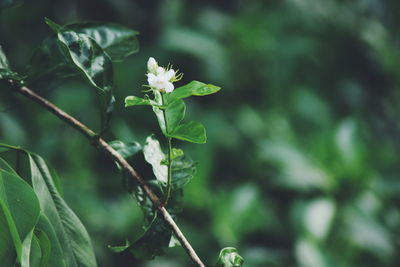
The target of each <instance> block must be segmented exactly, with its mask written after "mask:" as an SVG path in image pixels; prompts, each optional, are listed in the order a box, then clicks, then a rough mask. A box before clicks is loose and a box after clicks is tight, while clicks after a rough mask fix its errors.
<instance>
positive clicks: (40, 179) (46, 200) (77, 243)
mask: <svg viewBox="0 0 400 267" xmlns="http://www.w3.org/2000/svg"><path fill="white" fill-rule="evenodd" d="M28 159H29V166H30V172H31V182H32V187H33V189H34V190H35V192H36V194H37V196H38V198H39V202H40V206H41V209H42V211H43V214H44V215H45V216H46V217H47V219H48V220H49V221H50V223H51V225H52V227H53V228H54V232H55V234H56V236H57V239H58V241H59V243H60V246H61V248H62V251H63V253H64V259H65V261H66V265H67V266H77V267H78V266H79V267H80V266H86V267H92V266H97V264H96V259H95V256H94V252H93V248H92V245H91V242H90V238H89V235H88V233H87V231H86V229H85V228H84V226H83V225H82V223H81V222H80V220H79V219H78V217H77V216H76V215H75V214H74V213H73V211H72V210H71V209H70V208H69V207H68V206H67V204H66V203H65V202H64V200H63V199H62V198H61V196H60V195H59V193H58V192H57V190H56V187H55V185H54V182H53V178H52V177H51V173H50V170H49V168H48V166H47V164H46V163H45V161H44V160H43V159H42V158H41V157H39V156H37V155H35V154H32V153H31V154H29V155H28ZM43 230H44V229H43ZM46 233H47V234H49V233H48V232H47V231H46Z"/></svg>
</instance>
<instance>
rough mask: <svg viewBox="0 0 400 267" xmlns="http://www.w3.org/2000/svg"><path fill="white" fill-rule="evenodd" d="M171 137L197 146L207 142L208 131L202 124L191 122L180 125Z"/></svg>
mask: <svg viewBox="0 0 400 267" xmlns="http://www.w3.org/2000/svg"><path fill="white" fill-rule="evenodd" d="M169 136H170V137H173V138H176V139H180V140H184V141H188V142H192V143H197V144H204V143H205V142H207V136H206V129H205V128H204V126H203V125H202V124H201V123H199V122H196V121H189V122H186V123H183V124H181V125H179V126H178V127H176V129H175V131H174V132H173V133H172V134H171V135H169Z"/></svg>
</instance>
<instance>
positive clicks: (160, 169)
mask: <svg viewBox="0 0 400 267" xmlns="http://www.w3.org/2000/svg"><path fill="white" fill-rule="evenodd" d="M143 154H144V158H145V160H146V161H147V162H148V163H150V164H151V166H152V167H153V173H154V175H155V177H156V178H157V181H159V182H161V183H162V184H164V185H165V184H167V180H168V178H167V175H168V167H167V166H165V165H163V164H161V161H162V160H163V159H165V154H164V153H163V152H162V150H161V147H160V143H159V142H158V140H157V139H155V138H153V136H149V137H147V138H146V144H145V145H144V147H143Z"/></svg>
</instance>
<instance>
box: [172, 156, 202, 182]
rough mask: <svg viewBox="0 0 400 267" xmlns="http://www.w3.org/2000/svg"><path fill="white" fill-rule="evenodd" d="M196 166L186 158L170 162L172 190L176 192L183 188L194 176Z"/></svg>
mask: <svg viewBox="0 0 400 267" xmlns="http://www.w3.org/2000/svg"><path fill="white" fill-rule="evenodd" d="M196 165H197V163H196V162H194V161H193V160H192V159H191V158H189V157H188V156H179V157H176V158H175V159H174V160H173V161H172V165H171V171H172V189H173V190H177V189H180V188H182V187H184V186H185V185H186V184H187V183H189V182H190V180H192V179H193V177H194V175H195V174H196Z"/></svg>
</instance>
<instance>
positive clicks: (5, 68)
mask: <svg viewBox="0 0 400 267" xmlns="http://www.w3.org/2000/svg"><path fill="white" fill-rule="evenodd" d="M1 79H13V80H18V81H19V80H22V78H21V77H20V76H19V75H18V74H17V73H16V72H13V71H12V70H11V69H10V65H9V63H8V59H7V57H6V54H5V53H4V51H3V49H2V47H1V46H0V80H1Z"/></svg>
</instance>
